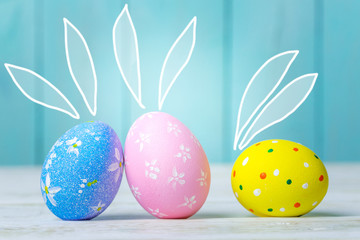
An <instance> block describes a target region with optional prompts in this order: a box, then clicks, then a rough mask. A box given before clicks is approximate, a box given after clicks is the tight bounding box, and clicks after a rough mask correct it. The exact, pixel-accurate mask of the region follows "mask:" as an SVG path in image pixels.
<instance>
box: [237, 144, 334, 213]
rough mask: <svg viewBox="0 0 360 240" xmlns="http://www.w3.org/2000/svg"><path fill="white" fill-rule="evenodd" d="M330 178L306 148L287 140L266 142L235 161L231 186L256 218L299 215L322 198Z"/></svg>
mask: <svg viewBox="0 0 360 240" xmlns="http://www.w3.org/2000/svg"><path fill="white" fill-rule="evenodd" d="M328 184H329V179H328V175H327V172H326V169H325V166H324V164H323V163H322V162H321V160H320V159H319V157H318V156H317V155H316V154H315V153H314V152H313V151H311V150H310V149H309V148H307V147H305V146H303V145H301V144H299V143H295V142H291V141H287V140H266V141H262V142H259V143H256V144H254V145H252V146H250V147H248V148H247V149H246V150H245V151H243V152H242V153H241V154H240V156H239V157H238V159H237V160H236V162H235V164H234V166H233V169H232V173H231V185H232V189H233V192H234V194H235V197H236V198H237V200H238V201H239V202H240V203H241V205H243V206H244V207H245V208H246V209H247V210H248V211H250V212H252V213H253V214H255V215H257V216H269V217H270V216H274V217H290V216H301V215H304V214H306V213H308V212H310V211H311V210H312V209H314V208H315V207H316V206H317V205H318V204H319V203H320V202H321V201H322V199H323V198H324V196H325V194H326V192H327V189H328Z"/></svg>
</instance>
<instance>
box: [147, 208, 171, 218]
mask: <svg viewBox="0 0 360 240" xmlns="http://www.w3.org/2000/svg"><path fill="white" fill-rule="evenodd" d="M148 209H149V211H150V213H151V215H153V216H157V217H160V218H162V217H166V216H167V215H166V214H164V213H161V212H160V210H159V209H158V208H157V209H155V210H154V209H152V208H149V207H148Z"/></svg>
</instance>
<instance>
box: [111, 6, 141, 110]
mask: <svg viewBox="0 0 360 240" xmlns="http://www.w3.org/2000/svg"><path fill="white" fill-rule="evenodd" d="M113 45H114V53H115V58H116V63H117V65H118V67H119V70H120V73H121V76H122V78H123V79H124V82H125V84H126V86H127V87H128V89H129V90H130V92H131V94H132V95H133V97H134V98H135V100H136V102H137V103H138V104H139V106H140V107H141V108H145V106H144V105H143V104H142V102H141V77H140V59H139V47H138V40H137V35H136V31H135V27H134V24H133V22H132V20H131V17H130V13H129V10H128V5H127V4H126V5H125V7H124V9H123V10H122V11H121V13H120V15H119V16H118V18H117V19H116V21H115V24H114V27H113ZM136 88H137V89H138V91H137V96H136V94H135V92H134V90H133V89H136Z"/></svg>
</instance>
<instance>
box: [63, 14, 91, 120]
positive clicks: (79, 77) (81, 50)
mask: <svg viewBox="0 0 360 240" xmlns="http://www.w3.org/2000/svg"><path fill="white" fill-rule="evenodd" d="M64 31H65V52H66V60H67V64H68V67H69V71H70V74H71V77H72V79H73V80H74V82H75V85H76V87H77V89H78V90H79V92H80V94H81V96H82V98H83V99H84V102H85V104H86V107H87V108H88V109H89V112H90V113H91V114H92V115H93V116H95V115H96V110H97V78H96V72H95V67H94V62H93V59H92V57H91V54H90V50H89V47H88V45H87V43H86V41H85V39H84V37H83V35H82V34H81V33H80V32H79V30H78V29H77V28H76V27H75V26H74V25H73V24H72V23H71V22H70V21H69V20H67V19H66V18H64ZM92 81H93V83H92ZM80 86H81V87H80ZM83 90H84V91H85V92H86V93H87V94H86V95H87V96H88V98H89V99H93V107H91V106H90V104H89V101H88V99H87V97H86V96H85V93H84V91H83ZM91 95H92V97H91Z"/></svg>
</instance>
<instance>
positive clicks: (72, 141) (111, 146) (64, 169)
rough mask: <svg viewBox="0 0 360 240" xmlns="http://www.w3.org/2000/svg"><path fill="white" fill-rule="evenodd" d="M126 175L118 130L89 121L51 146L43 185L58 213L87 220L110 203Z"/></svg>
mask: <svg viewBox="0 0 360 240" xmlns="http://www.w3.org/2000/svg"><path fill="white" fill-rule="evenodd" d="M122 175H123V149H122V146H121V143H120V140H119V138H118V136H117V135H116V133H115V131H114V130H113V129H112V128H111V127H110V126H109V125H107V124H105V123H102V122H87V123H83V124H79V125H77V126H75V127H73V128H71V129H70V130H68V131H67V132H66V133H65V134H64V135H63V136H61V137H60V138H59V139H58V140H57V141H56V143H55V144H54V146H53V147H52V148H51V150H50V152H49V153H48V155H47V157H46V160H45V163H44V165H43V168H42V172H41V179H40V188H41V193H42V195H43V198H44V201H45V203H46V205H47V207H48V208H49V209H50V211H51V212H52V213H54V214H55V215H56V216H58V217H59V218H61V219H64V220H86V219H91V218H94V217H96V216H98V215H99V214H100V213H102V212H103V211H104V210H105V209H106V208H107V207H108V206H109V205H110V203H111V202H112V201H113V199H114V198H115V195H116V193H117V192H118V190H119V186H120V183H121V179H122Z"/></svg>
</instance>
